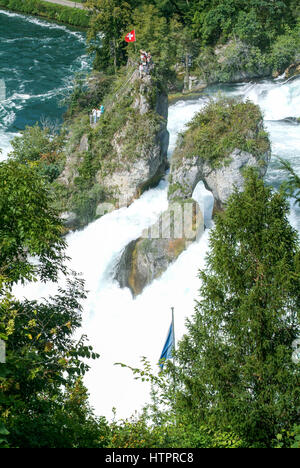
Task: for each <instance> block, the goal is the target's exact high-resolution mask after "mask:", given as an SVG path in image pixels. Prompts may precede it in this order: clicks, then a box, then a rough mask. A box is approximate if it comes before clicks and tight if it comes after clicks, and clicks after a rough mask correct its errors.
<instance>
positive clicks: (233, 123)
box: [173, 97, 270, 168]
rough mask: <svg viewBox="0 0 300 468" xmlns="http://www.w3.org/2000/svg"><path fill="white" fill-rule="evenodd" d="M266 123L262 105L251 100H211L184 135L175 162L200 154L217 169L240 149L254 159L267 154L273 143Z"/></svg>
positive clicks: (174, 157) (190, 123)
mask: <svg viewBox="0 0 300 468" xmlns="http://www.w3.org/2000/svg"><path fill="white" fill-rule="evenodd" d="M262 122H263V116H262V113H261V110H260V108H259V106H257V105H255V104H253V103H252V102H250V101H247V102H243V101H239V100H238V99H228V98H224V97H220V98H219V99H217V100H211V101H210V102H209V103H208V104H207V105H206V106H205V107H204V109H203V110H201V111H200V112H199V113H198V114H196V116H195V117H194V118H193V119H192V121H191V122H189V124H188V125H187V130H186V131H185V132H184V133H183V134H182V135H181V136H180V142H181V143H180V145H179V146H178V148H177V150H176V151H175V152H174V155H173V160H175V161H176V160H177V159H178V158H179V159H182V158H189V157H190V158H192V157H195V155H197V156H198V157H200V158H201V159H203V160H206V161H208V162H209V164H210V165H211V167H214V168H216V167H218V165H220V163H222V162H224V161H226V160H228V158H229V155H230V154H231V153H232V152H233V151H234V150H235V149H236V148H239V149H240V150H242V151H247V152H249V153H251V154H253V155H254V156H259V155H262V154H265V153H266V152H267V151H269V149H270V143H269V138H268V134H267V133H266V132H265V131H264V128H263V124H262ZM228 162H230V160H229V161H228Z"/></svg>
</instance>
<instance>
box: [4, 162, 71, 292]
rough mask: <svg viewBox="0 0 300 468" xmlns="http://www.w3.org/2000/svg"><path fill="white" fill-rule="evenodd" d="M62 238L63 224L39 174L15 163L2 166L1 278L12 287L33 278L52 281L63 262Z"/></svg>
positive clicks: (26, 166) (28, 166)
mask: <svg viewBox="0 0 300 468" xmlns="http://www.w3.org/2000/svg"><path fill="white" fill-rule="evenodd" d="M61 234H62V223H61V221H60V219H59V218H58V216H57V214H56V213H55V212H54V211H53V209H52V208H51V197H50V192H49V188H48V185H47V184H46V183H45V181H44V180H43V179H42V178H41V176H40V175H39V173H38V171H37V170H36V169H35V168H34V167H32V166H31V165H24V164H20V163H18V162H16V161H9V162H6V163H1V164H0V273H1V275H2V276H5V277H6V278H7V280H8V281H9V282H11V283H15V282H17V281H19V280H25V279H31V278H32V277H33V276H39V277H40V279H41V280H54V281H55V279H56V277H57V272H58V270H60V269H61V268H62V263H63V259H64V254H63V250H64V247H65V243H64V241H63V240H62V238H61ZM29 256H32V257H36V258H37V259H38V262H33V261H30V259H29Z"/></svg>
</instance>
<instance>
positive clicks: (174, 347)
mask: <svg viewBox="0 0 300 468" xmlns="http://www.w3.org/2000/svg"><path fill="white" fill-rule="evenodd" d="M171 310H172V330H173V366H174V369H173V382H174V396H175V394H176V377H175V373H176V370H175V351H176V344H175V320H174V307H171Z"/></svg>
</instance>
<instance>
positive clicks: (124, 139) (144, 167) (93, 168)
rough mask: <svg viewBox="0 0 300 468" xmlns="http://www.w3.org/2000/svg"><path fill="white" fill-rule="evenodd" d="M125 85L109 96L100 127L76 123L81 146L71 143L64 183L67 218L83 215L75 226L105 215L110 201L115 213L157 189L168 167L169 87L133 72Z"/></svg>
mask: <svg viewBox="0 0 300 468" xmlns="http://www.w3.org/2000/svg"><path fill="white" fill-rule="evenodd" d="M122 81H123V82H121V85H120V84H119V86H118V85H117V86H116V87H115V88H114V89H113V91H112V92H111V93H110V95H109V96H107V97H106V99H105V101H104V105H105V113H104V115H103V116H101V118H100V121H99V122H98V123H97V124H96V125H92V126H91V125H90V123H89V120H88V118H87V117H88V116H85V117H83V118H82V119H83V120H84V124H83V125H81V124H78V122H77V123H76V125H75V123H74V125H73V127H72V124H71V128H70V138H69V140H70V141H71V140H72V139H74V134H75V135H76V132H77V144H76V145H74V144H73V146H72V145H69V146H70V148H71V150H69V151H67V156H66V164H65V168H64V171H63V172H62V174H61V176H60V178H59V180H58V183H59V184H61V185H62V186H63V187H64V188H65V189H66V190H67V197H68V198H69V201H68V203H67V204H66V209H65V210H64V211H65V212H66V213H64V216H65V218H66V219H68V220H69V219H71V220H73V218H74V215H76V214H77V217H76V218H77V219H76V221H75V222H73V226H74V227H75V226H82V225H84V224H86V223H87V222H89V221H92V220H93V219H95V218H97V217H98V216H101V215H102V214H104V211H103V207H107V204H108V203H109V204H111V209H114V208H118V207H120V206H128V205H130V204H131V203H132V201H133V200H134V199H135V198H137V197H139V196H140V195H141V194H142V193H143V192H144V191H145V190H147V189H148V188H150V187H152V186H155V185H157V184H158V182H159V181H160V180H161V178H162V177H163V176H164V175H165V171H166V169H167V168H168V160H167V151H168V146H169V133H168V131H167V119H168V97H167V93H166V91H165V89H164V88H163V86H162V85H161V83H160V82H159V81H158V80H157V79H156V78H155V77H152V76H150V75H146V76H144V77H143V78H140V77H139V73H138V71H137V70H132V69H131V70H130V69H129V70H128V73H127V76H124V78H123V80H122ZM116 88H117V89H116ZM76 126H77V127H80V129H81V130H80V132H79V131H78V130H76V128H75V127H76ZM82 129H83V131H82ZM105 210H106V208H105ZM86 213H88V214H89V216H88V217H87V216H86ZM71 224H72V223H71Z"/></svg>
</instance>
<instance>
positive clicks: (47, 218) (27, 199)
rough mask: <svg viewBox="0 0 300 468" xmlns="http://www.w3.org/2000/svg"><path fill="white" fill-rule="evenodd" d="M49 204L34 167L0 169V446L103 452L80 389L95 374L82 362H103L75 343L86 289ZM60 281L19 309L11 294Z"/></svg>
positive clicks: (99, 428)
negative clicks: (2, 358)
mask: <svg viewBox="0 0 300 468" xmlns="http://www.w3.org/2000/svg"><path fill="white" fill-rule="evenodd" d="M51 203H52V200H51V197H50V194H49V190H48V185H47V182H46V181H45V180H44V179H43V178H42V177H41V175H40V174H39V172H38V171H37V170H36V169H35V167H32V164H31V165H25V164H21V163H17V162H16V161H8V162H6V163H1V164H0V339H1V340H4V341H5V343H6V362H1V363H0V389H1V393H0V445H1V446H3V445H5V446H6V445H7V442H8V443H9V445H10V446H13V447H49V446H51V447H61V446H65V447H74V446H77V445H78V444H82V445H83V446H92V447H94V446H97V447H98V446H99V447H100V446H103V443H104V442H103V441H100V439H99V437H100V435H101V434H102V433H103V432H104V433H105V430H106V429H105V427H106V426H105V425H106V423H105V422H104V420H103V419H97V418H95V417H94V415H93V413H92V411H91V409H90V408H89V406H88V404H87V401H86V398H84V388H83V387H82V386H81V387H80V388H79V387H78V385H79V381H78V379H80V378H81V377H82V376H83V375H84V374H85V372H86V371H87V370H88V368H89V366H88V365H87V364H86V363H85V362H84V359H86V358H93V359H96V358H97V357H98V355H97V354H96V353H94V352H93V350H92V348H91V347H90V346H87V345H86V337H84V336H83V337H81V338H80V339H79V340H78V341H77V340H75V339H74V338H73V335H74V332H75V330H77V329H78V328H79V327H80V325H81V313H82V301H83V300H84V299H85V291H84V282H83V281H82V280H81V279H80V278H78V277H77V276H76V275H75V274H71V273H69V272H68V270H67V268H66V266H65V260H66V256H65V252H64V249H65V246H66V244H65V241H64V240H63V239H62V222H61V220H60V219H59V217H58V216H57V214H56V212H55V211H54V210H53V209H52V208H51ZM60 273H61V276H59V275H60ZM62 273H63V274H64V275H62ZM58 278H59V281H60V284H64V280H65V283H66V285H65V287H63V286H61V287H59V288H58V293H57V294H56V295H55V296H54V297H52V298H50V299H48V300H43V301H39V302H37V301H28V300H23V301H20V300H17V299H16V298H14V296H13V295H12V293H11V290H12V286H13V285H14V284H15V283H17V282H18V281H22V282H28V281H38V280H40V281H53V282H57V281H58ZM72 395H77V397H78V398H77V399H78V405H75V404H73V403H72V401H73V400H72V398H73V396H72ZM80 395H81V397H80V399H79V396H80ZM74 398H75V397H74ZM71 400H72V401H71ZM80 425H81V426H82V428H83V429H84V430H85V435H84V436H83V435H81V434H78V430H79V426H80Z"/></svg>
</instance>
